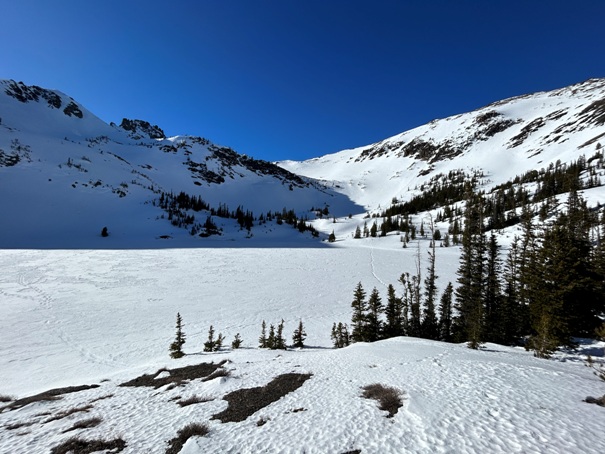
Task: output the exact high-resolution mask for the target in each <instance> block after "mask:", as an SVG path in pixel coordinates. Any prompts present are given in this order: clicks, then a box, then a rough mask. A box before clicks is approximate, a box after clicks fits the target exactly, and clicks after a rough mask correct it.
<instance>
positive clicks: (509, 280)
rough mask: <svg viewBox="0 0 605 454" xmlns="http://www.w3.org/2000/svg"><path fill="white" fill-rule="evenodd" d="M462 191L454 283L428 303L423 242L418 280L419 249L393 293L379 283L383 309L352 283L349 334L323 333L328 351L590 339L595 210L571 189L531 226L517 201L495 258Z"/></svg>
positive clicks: (480, 201) (539, 352) (603, 283)
mask: <svg viewBox="0 0 605 454" xmlns="http://www.w3.org/2000/svg"><path fill="white" fill-rule="evenodd" d="M465 193H466V195H465V199H466V201H465V209H464V220H463V222H462V232H461V249H462V251H461V256H460V263H459V267H458V270H457V273H456V275H457V280H456V284H457V285H456V286H455V287H454V285H453V284H452V283H448V285H447V286H446V288H445V290H444V292H443V293H442V295H441V297H440V299H439V303H437V291H436V288H437V287H436V285H435V282H436V280H437V278H438V277H437V276H436V274H435V252H436V250H435V242H434V241H433V242H432V244H431V247H430V248H429V253H428V255H429V265H428V268H427V270H426V277H425V278H424V279H422V273H421V271H422V270H421V269H420V252H419V253H418V254H417V261H416V274H413V275H410V274H409V273H404V274H402V275H401V277H400V278H399V283H400V284H401V286H402V293H401V294H400V295H398V294H397V293H396V291H395V288H394V286H393V285H389V286H388V289H387V296H386V304H385V303H383V301H382V298H381V296H380V294H379V292H378V290H377V289H376V288H374V289H373V290H372V291H371V293H370V295H369V298H367V299H366V296H367V294H366V292H365V290H364V289H363V287H362V285H361V283H359V284H358V285H357V287H356V289H355V291H354V296H353V301H352V303H351V307H352V316H351V325H350V328H349V326H347V325H346V324H343V323H339V324H334V326H333V328H332V339H333V342H334V346H335V347H343V346H346V345H348V343H350V342H373V341H376V340H379V339H386V338H389V337H394V336H402V335H403V336H415V337H422V338H427V339H434V340H441V341H446V342H466V343H467V344H468V346H469V347H470V348H478V347H479V346H480V345H481V344H482V343H484V342H494V343H499V344H503V345H524V346H525V347H526V348H527V349H528V350H532V351H534V353H535V355H536V356H539V357H548V356H549V355H550V354H551V353H552V352H553V351H554V350H555V349H556V348H557V347H558V346H560V345H573V338H574V337H590V336H594V333H595V330H596V329H598V327H599V326H601V324H602V319H601V318H600V316H602V315H603V313H604V312H605V243H604V241H603V239H604V236H605V214H601V215H600V214H599V212H598V211H597V210H590V209H589V208H588V206H587V204H586V202H585V201H584V200H583V198H582V197H581V196H580V195H579V194H578V192H577V191H575V190H572V191H571V192H570V193H569V195H568V199H567V203H566V209H565V210H563V211H561V212H560V213H559V214H558V215H557V216H556V217H554V218H553V219H552V220H550V221H549V222H545V223H542V224H541V225H540V226H538V225H537V224H536V223H535V221H534V217H535V216H537V215H538V213H535V212H533V211H532V209H531V208H530V205H524V206H523V207H522V210H521V214H520V223H521V235H520V236H518V237H515V238H514V240H513V242H512V244H511V247H510V250H509V252H508V255H507V257H506V259H505V260H503V259H502V254H501V247H500V245H499V244H498V241H497V238H496V236H495V234H494V231H493V229H492V230H489V225H490V223H489V219H486V217H485V210H484V206H485V204H486V198H485V197H484V195H483V194H479V193H476V192H474V191H473V190H472V187H471V186H470V185H467V187H466V189H465ZM430 229H431V232H432V231H433V224H432V221H431V225H430ZM488 233H489V236H488Z"/></svg>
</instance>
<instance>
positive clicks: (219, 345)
mask: <svg viewBox="0 0 605 454" xmlns="http://www.w3.org/2000/svg"><path fill="white" fill-rule="evenodd" d="M223 342H225V337H224V336H223V335H222V333H218V337H217V338H216V341H214V349H213V350H212V351H214V352H218V351H219V350H220V349H221V348H222V347H223Z"/></svg>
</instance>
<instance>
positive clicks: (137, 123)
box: [120, 118, 166, 140]
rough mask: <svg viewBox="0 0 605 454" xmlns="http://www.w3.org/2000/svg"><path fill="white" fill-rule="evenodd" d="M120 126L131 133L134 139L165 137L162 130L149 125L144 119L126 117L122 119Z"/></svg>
mask: <svg viewBox="0 0 605 454" xmlns="http://www.w3.org/2000/svg"><path fill="white" fill-rule="evenodd" d="M120 128H122V129H123V130H125V131H128V132H130V133H131V135H132V136H133V138H134V139H137V140H138V139H142V138H144V137H145V138H150V139H165V138H166V134H164V131H162V129H161V128H160V127H159V126H157V125H153V126H152V125H151V124H150V123H149V122H148V121H144V120H129V119H128V118H124V119H122V123H120Z"/></svg>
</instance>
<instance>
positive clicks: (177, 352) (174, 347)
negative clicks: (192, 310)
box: [170, 312, 185, 359]
mask: <svg viewBox="0 0 605 454" xmlns="http://www.w3.org/2000/svg"><path fill="white" fill-rule="evenodd" d="M184 343H185V334H184V333H183V320H182V319H181V314H180V313H178V312H177V314H176V337H175V339H174V342H173V343H172V344H170V357H171V358H174V359H177V358H182V357H183V356H185V353H183V344H184Z"/></svg>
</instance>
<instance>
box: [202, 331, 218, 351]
mask: <svg viewBox="0 0 605 454" xmlns="http://www.w3.org/2000/svg"><path fill="white" fill-rule="evenodd" d="M215 346H216V341H215V340H214V327H213V326H212V325H210V329H209V330H208V340H207V341H206V342H204V351H205V352H213V351H214V348H215Z"/></svg>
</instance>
